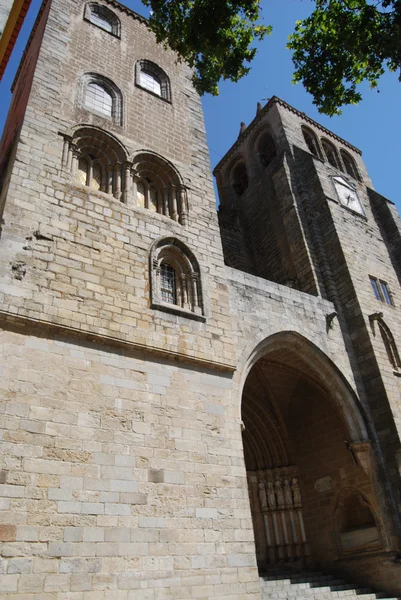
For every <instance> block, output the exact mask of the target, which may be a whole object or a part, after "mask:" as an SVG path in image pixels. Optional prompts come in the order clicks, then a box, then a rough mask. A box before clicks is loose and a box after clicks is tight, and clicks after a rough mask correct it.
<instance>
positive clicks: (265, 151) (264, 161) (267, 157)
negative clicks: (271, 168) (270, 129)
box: [258, 133, 276, 167]
mask: <svg viewBox="0 0 401 600" xmlns="http://www.w3.org/2000/svg"><path fill="white" fill-rule="evenodd" d="M258 154H259V160H260V163H261V165H262V167H267V166H268V165H269V164H270V163H271V161H272V160H273V158H274V157H275V156H276V144H275V143H274V140H273V138H272V136H271V135H270V133H265V134H263V135H262V136H261V138H260V140H259V143H258Z"/></svg>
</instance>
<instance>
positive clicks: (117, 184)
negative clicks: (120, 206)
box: [114, 163, 121, 200]
mask: <svg viewBox="0 0 401 600" xmlns="http://www.w3.org/2000/svg"><path fill="white" fill-rule="evenodd" d="M114 174H115V186H114V198H116V199H117V200H120V199H121V163H116V166H115V170H114Z"/></svg>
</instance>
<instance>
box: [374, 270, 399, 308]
mask: <svg viewBox="0 0 401 600" xmlns="http://www.w3.org/2000/svg"><path fill="white" fill-rule="evenodd" d="M369 279H370V285H371V286H372V289H373V293H374V295H375V298H376V300H379V301H380V302H383V303H384V304H388V305H389V306H393V305H394V303H393V300H392V298H391V294H390V290H389V288H388V285H387V283H386V282H385V281H382V280H381V279H377V278H376V277H369Z"/></svg>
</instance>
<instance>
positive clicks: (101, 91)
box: [85, 83, 113, 117]
mask: <svg viewBox="0 0 401 600" xmlns="http://www.w3.org/2000/svg"><path fill="white" fill-rule="evenodd" d="M85 106H86V107H87V108H89V109H90V110H93V111H95V112H98V113H101V114H102V115H105V116H106V117H112V116H113V97H112V95H111V94H110V93H109V92H108V91H107V90H106V89H105V88H104V87H103V86H102V85H99V84H98V83H89V84H88V86H87V88H86V94H85Z"/></svg>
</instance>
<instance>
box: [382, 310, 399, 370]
mask: <svg viewBox="0 0 401 600" xmlns="http://www.w3.org/2000/svg"><path fill="white" fill-rule="evenodd" d="M377 324H378V327H379V331H380V335H381V337H382V340H383V344H384V347H385V349H386V352H387V357H388V360H389V362H390V364H391V366H392V367H393V369H394V370H395V371H399V370H400V369H401V360H400V355H399V353H398V348H397V345H396V343H395V340H394V336H393V334H392V333H391V330H390V328H389V327H388V325H387V323H385V321H384V319H383V318H381V317H380V318H378V319H377Z"/></svg>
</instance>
